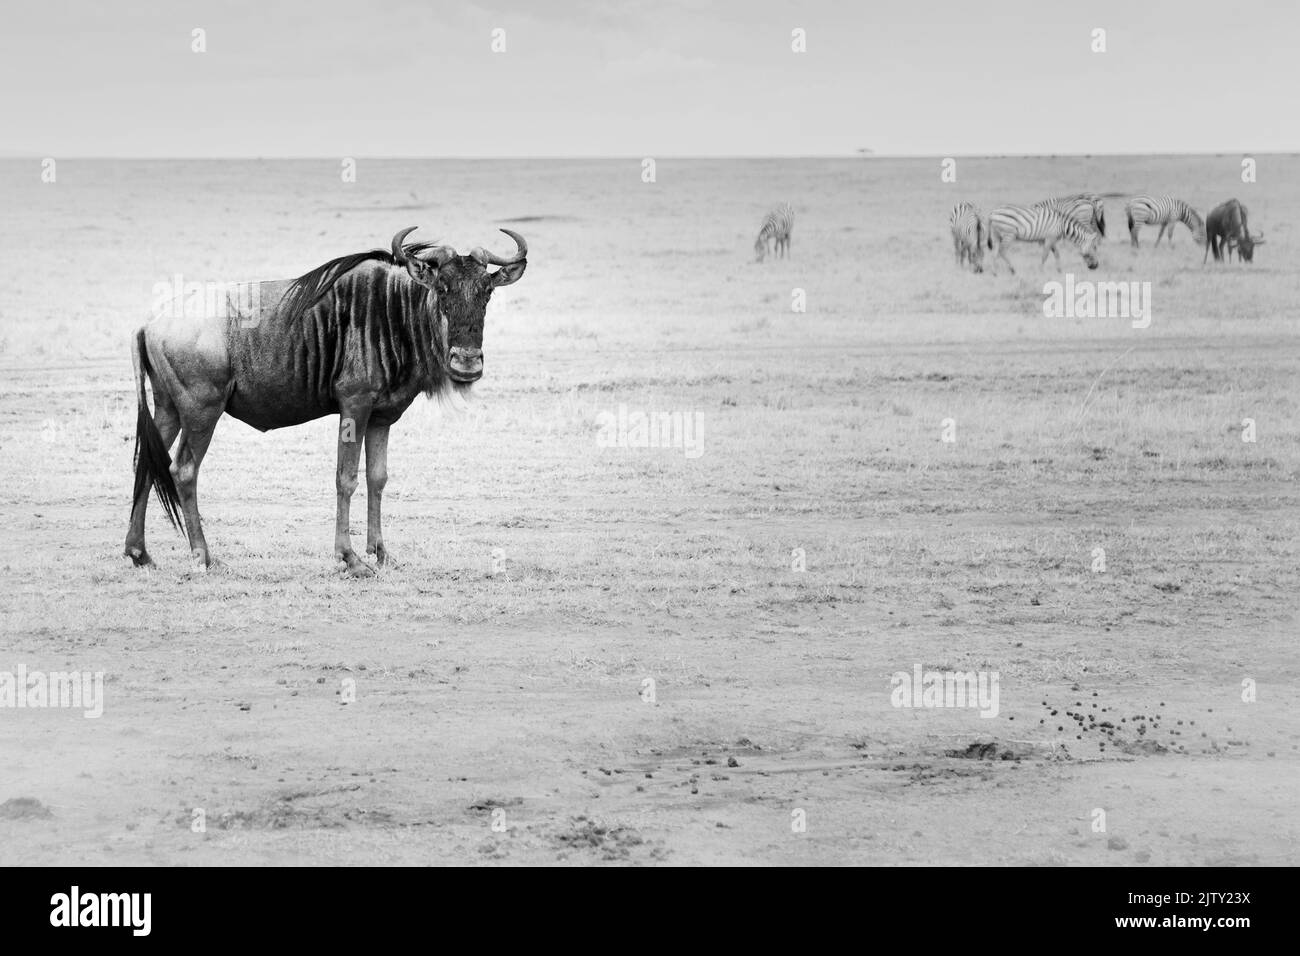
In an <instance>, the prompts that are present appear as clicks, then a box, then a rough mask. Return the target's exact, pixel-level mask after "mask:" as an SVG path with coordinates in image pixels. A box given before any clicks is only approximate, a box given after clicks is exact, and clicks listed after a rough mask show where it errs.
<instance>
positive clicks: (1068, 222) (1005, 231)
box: [988, 206, 1101, 275]
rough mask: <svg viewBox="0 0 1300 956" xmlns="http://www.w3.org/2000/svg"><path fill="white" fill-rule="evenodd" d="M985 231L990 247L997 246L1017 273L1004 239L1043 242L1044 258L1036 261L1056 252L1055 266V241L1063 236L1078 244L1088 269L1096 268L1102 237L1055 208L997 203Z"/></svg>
mask: <svg viewBox="0 0 1300 956" xmlns="http://www.w3.org/2000/svg"><path fill="white" fill-rule="evenodd" d="M988 233H989V238H988V246H989V248H990V249H993V250H996V252H997V254H998V256H999V257H1000V258H1001V259H1002V261H1003V262H1005V263H1006V264H1007V268H1008V269H1010V270H1011V274H1012V275H1015V274H1016V270H1015V267H1014V266H1012V265H1011V260H1010V259H1008V258H1007V253H1006V250H1005V249H1004V248H1003V243H1005V242H1007V241H1008V240H1012V241H1015V242H1040V243H1042V244H1043V259H1042V262H1040V263H1039V265H1040V266H1041V265H1042V264H1043V262H1046V261H1047V254H1048V253H1049V252H1051V253H1052V255H1054V256H1056V267H1057V268H1058V269H1059V268H1060V267H1061V253H1060V252H1059V251H1058V250H1057V248H1056V244H1057V243H1058V242H1060V240H1061V238H1062V237H1065V238H1066V239H1069V240H1070V241H1071V242H1073V243H1074V244H1075V245H1076V246H1078V247H1079V252H1080V253H1081V254H1082V255H1083V261H1084V262H1085V263H1087V265H1088V268H1089V269H1095V268H1097V243H1098V242H1099V241H1100V239H1101V237H1100V235H1099V234H1098V233H1097V232H1096V230H1094V229H1092V228H1090V227H1088V226H1085V225H1083V224H1082V223H1079V222H1076V221H1075V220H1073V219H1071V218H1070V217H1069V216H1067V215H1066V214H1065V213H1063V212H1061V211H1060V210H1058V209H1049V208H1047V207H1046V206H999V207H998V208H997V209H994V210H993V213H992V214H991V215H990V216H989V228H988Z"/></svg>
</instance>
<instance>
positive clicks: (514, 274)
mask: <svg viewBox="0 0 1300 956" xmlns="http://www.w3.org/2000/svg"><path fill="white" fill-rule="evenodd" d="M527 268H528V260H527V259H524V260H522V261H521V262H515V263H512V264H510V265H508V266H502V267H501V268H500V269H498V270H497V271H496V272H494V273H492V287H493V288H496V287H497V286H502V285H510V283H512V282H518V281H519V277H520V276H522V275H523V274H524V270H525V269H527Z"/></svg>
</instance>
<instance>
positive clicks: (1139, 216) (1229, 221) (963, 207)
mask: <svg viewBox="0 0 1300 956" xmlns="http://www.w3.org/2000/svg"><path fill="white" fill-rule="evenodd" d="M1246 216H1247V212H1246V207H1245V206H1243V205H1242V204H1241V203H1240V202H1238V201H1237V200H1235V199H1229V200H1228V201H1227V202H1225V203H1221V204H1219V205H1218V206H1216V207H1215V208H1214V209H1213V210H1212V211H1211V212H1210V214H1209V216H1207V217H1206V218H1204V219H1202V218H1201V214H1200V213H1198V212H1197V211H1196V210H1195V209H1194V208H1193V207H1192V206H1191V205H1190V204H1189V203H1186V202H1184V201H1183V200H1181V199H1178V198H1176V197H1174V196H1135V197H1133V198H1132V199H1130V200H1129V201H1128V202H1127V203H1126V204H1125V206H1124V218H1125V219H1126V220H1127V223H1128V234H1129V240H1130V242H1131V243H1132V245H1133V248H1135V249H1136V248H1137V246H1138V231H1139V230H1140V229H1141V228H1142V227H1143V226H1159V227H1160V231H1159V232H1158V233H1156V241H1155V244H1156V245H1157V246H1159V245H1160V240H1161V239H1163V238H1164V237H1165V233H1166V232H1167V233H1168V234H1169V244H1170V245H1173V241H1174V229H1175V228H1176V227H1177V225H1178V224H1179V223H1180V222H1181V223H1183V224H1184V225H1185V226H1187V228H1188V229H1189V230H1191V232H1192V235H1193V237H1194V238H1195V240H1196V243H1197V245H1203V246H1205V258H1204V259H1203V260H1202V261H1208V260H1209V257H1210V253H1211V252H1213V253H1214V259H1215V261H1216V262H1221V261H1222V260H1223V255H1224V252H1225V251H1226V252H1227V256H1228V261H1229V262H1231V261H1232V253H1233V252H1234V251H1236V253H1237V256H1238V258H1239V259H1241V260H1242V261H1244V262H1253V261H1254V258H1255V246H1257V245H1260V244H1261V243H1263V241H1264V234H1263V233H1254V234H1252V233H1251V231H1250V229H1249V226H1248V225H1247V221H1246ZM948 224H949V226H950V227H951V229H952V244H953V251H954V253H955V255H956V258H957V265H958V266H959V267H965V266H969V267H970V268H971V269H972V270H973V271H975V272H983V271H984V249H985V247H987V248H988V249H990V250H991V251H993V253H994V254H995V256H996V257H997V258H999V259H1001V260H1002V261H1003V262H1005V263H1006V264H1007V269H1008V270H1010V272H1011V274H1012V275H1015V273H1016V270H1015V267H1014V266H1013V265H1012V264H1011V260H1010V259H1008V258H1007V252H1006V245H1007V243H1009V242H1037V243H1039V244H1041V245H1042V247H1043V258H1042V260H1041V261H1040V262H1039V265H1040V266H1041V265H1042V264H1043V263H1044V262H1046V261H1047V256H1048V253H1051V254H1052V255H1053V256H1055V257H1056V266H1057V268H1058V269H1059V268H1060V266H1061V253H1060V250H1059V249H1058V248H1057V246H1058V244H1059V243H1060V242H1061V240H1062V239H1065V240H1068V241H1069V242H1071V243H1073V244H1074V245H1075V246H1077V247H1078V249H1079V253H1080V255H1082V256H1083V261H1084V263H1085V264H1086V265H1087V266H1088V268H1089V269H1096V268H1097V266H1098V265H1099V260H1098V259H1097V250H1098V247H1099V246H1100V245H1101V240H1102V238H1104V237H1105V235H1106V210H1105V206H1104V203H1103V201H1102V197H1101V196H1098V195H1095V194H1093V193H1076V194H1075V195H1073V196H1056V197H1053V198H1052V199H1044V200H1042V201H1041V202H1037V203H1034V204H1033V205H1032V206H1015V205H1006V206H999V207H998V208H997V209H994V210H993V212H992V213H990V214H989V216H988V218H987V219H985V217H984V214H983V213H982V212H980V209H979V207H978V206H976V205H975V204H974V203H969V202H959V203H958V204H957V205H956V206H955V207H953V210H952V213H951V214H950V215H949V216H948ZM793 230H794V209H793V208H791V206H790V204H789V203H784V202H783V203H780V204H778V205H777V206H776V207H774V208H773V209H772V211H771V212H769V213H768V214H767V215H766V216H764V217H763V223H762V226H761V227H760V228H759V230H758V238H757V239H755V240H754V257H755V259H756V260H757V261H759V262H762V261H763V260H764V259H766V258H767V257H768V256H769V255H771V256H773V258H784V257H786V256H789V255H790V233H791V232H792V231H793Z"/></svg>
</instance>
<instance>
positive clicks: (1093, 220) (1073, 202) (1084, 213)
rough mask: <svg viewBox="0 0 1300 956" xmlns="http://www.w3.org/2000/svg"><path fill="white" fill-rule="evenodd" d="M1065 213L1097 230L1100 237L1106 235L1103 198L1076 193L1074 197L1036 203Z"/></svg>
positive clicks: (1060, 197) (1061, 197)
mask: <svg viewBox="0 0 1300 956" xmlns="http://www.w3.org/2000/svg"><path fill="white" fill-rule="evenodd" d="M1034 205H1035V206H1045V207H1046V208H1048V209H1055V210H1057V211H1059V212H1063V213H1065V214H1066V215H1067V216H1069V217H1070V218H1071V219H1073V220H1074V221H1075V222H1078V223H1082V224H1083V225H1085V226H1087V227H1089V228H1090V229H1095V230H1097V234H1098V235H1100V236H1105V235H1106V209H1105V207H1104V206H1103V205H1102V201H1101V197H1100V196H1098V195H1096V194H1094V193H1075V194H1074V195H1073V196H1054V197H1052V198H1051V199H1044V200H1042V201H1041V202H1036V203H1034Z"/></svg>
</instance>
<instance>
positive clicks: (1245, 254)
mask: <svg viewBox="0 0 1300 956" xmlns="http://www.w3.org/2000/svg"><path fill="white" fill-rule="evenodd" d="M1263 241H1264V234H1263V233H1262V232H1259V233H1256V234H1255V235H1253V236H1252V235H1251V234H1250V233H1248V232H1243V233H1242V235H1241V238H1240V239H1238V240H1237V255H1238V256H1240V257H1241V259H1242V261H1243V262H1254V261H1255V247H1256V246H1258V245H1260V244H1261V243H1263Z"/></svg>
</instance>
